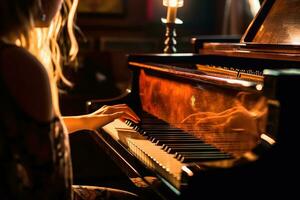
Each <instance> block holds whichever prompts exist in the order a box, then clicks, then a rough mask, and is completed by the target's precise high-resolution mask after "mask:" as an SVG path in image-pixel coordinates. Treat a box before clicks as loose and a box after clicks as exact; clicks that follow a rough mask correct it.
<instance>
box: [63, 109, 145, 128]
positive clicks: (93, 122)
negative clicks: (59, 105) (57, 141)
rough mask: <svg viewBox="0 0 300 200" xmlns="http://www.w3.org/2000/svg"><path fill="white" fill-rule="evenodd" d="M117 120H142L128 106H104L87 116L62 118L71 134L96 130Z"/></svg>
mask: <svg viewBox="0 0 300 200" xmlns="http://www.w3.org/2000/svg"><path fill="white" fill-rule="evenodd" d="M117 118H121V119H123V120H124V119H129V120H131V121H133V122H136V123H138V122H139V121H140V118H139V117H138V116H137V115H136V114H135V113H134V112H133V111H132V110H131V109H130V108H129V107H128V106H127V105H126V104H118V105H113V106H103V107H101V108H100V109H99V110H97V111H95V112H93V113H91V114H87V115H79V116H63V117H62V119H63V121H64V123H65V125H66V127H67V129H68V131H69V133H72V132H75V131H79V130H84V129H85V130H96V129H97V128H99V127H102V126H104V125H106V124H108V123H110V122H112V121H113V120H115V119H117Z"/></svg>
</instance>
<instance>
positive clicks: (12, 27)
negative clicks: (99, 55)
mask: <svg viewBox="0 0 300 200" xmlns="http://www.w3.org/2000/svg"><path fill="white" fill-rule="evenodd" d="M39 1H40V0H9V1H4V2H5V3H3V1H2V0H1V3H0V37H1V39H2V40H3V41H5V42H9V43H14V44H16V45H18V46H21V47H24V48H26V49H27V50H28V51H29V52H31V53H32V54H33V55H34V56H36V57H37V58H38V59H39V60H40V62H41V63H42V64H43V65H44V67H45V68H46V69H47V71H48V73H49V77H50V80H54V81H55V82H56V83H58V81H59V80H62V82H63V83H65V84H66V85H69V86H72V83H71V82H70V81H68V80H67V79H66V78H65V76H64V75H63V72H62V64H63V63H69V62H71V61H74V59H75V58H76V55H77V53H78V44H77V41H76V38H75V34H74V27H73V26H74V18H75V12H76V8H77V5H78V0H64V1H63V5H62V8H61V11H60V12H58V13H57V14H56V15H55V17H54V18H53V20H52V21H51V24H50V26H49V27H35V25H34V23H35V22H34V18H35V17H34V16H35V14H36V13H38V12H39V9H40V8H39V6H38V5H39ZM11 16H15V17H11ZM63 30H66V32H67V34H62V32H63ZM62 35H64V36H65V35H67V36H68V41H66V40H65V39H64V41H65V43H61V44H60V45H59V39H60V37H61V36H62ZM62 48H63V51H62V50H61V49H62Z"/></svg>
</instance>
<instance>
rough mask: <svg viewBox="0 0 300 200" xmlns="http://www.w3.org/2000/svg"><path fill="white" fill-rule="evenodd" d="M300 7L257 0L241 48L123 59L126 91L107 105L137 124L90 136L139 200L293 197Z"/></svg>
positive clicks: (294, 0)
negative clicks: (120, 107)
mask: <svg viewBox="0 0 300 200" xmlns="http://www.w3.org/2000/svg"><path fill="white" fill-rule="evenodd" d="M299 10H300V0H291V1H286V0H265V1H264V3H263V5H262V7H261V9H260V11H259V13H258V14H257V16H256V17H255V19H254V20H253V21H252V22H251V24H250V25H249V27H248V29H247V31H246V32H245V34H244V35H243V37H242V38H241V40H240V42H239V43H205V44H204V45H203V48H200V49H197V52H195V53H191V54H132V55H129V57H128V66H129V67H130V69H131V70H132V74H133V78H132V88H131V89H130V90H128V91H127V93H126V94H124V95H123V96H122V97H121V98H115V99H112V101H111V102H110V103H127V104H128V105H129V106H130V107H131V108H132V109H133V110H134V111H135V112H136V113H137V114H138V115H139V116H140V117H141V119H142V120H141V122H140V123H139V124H135V123H133V122H131V121H120V120H115V121H114V122H112V123H109V124H107V125H106V126H104V127H102V128H99V130H98V131H97V132H96V133H95V134H94V135H93V137H94V139H95V140H96V141H97V143H98V144H99V145H100V146H101V147H102V148H103V149H104V150H105V152H107V153H108V154H109V155H110V157H111V158H112V159H113V160H114V161H116V163H117V165H118V166H120V168H121V169H122V170H123V171H124V172H125V173H126V174H127V175H128V177H130V178H131V180H133V182H134V183H135V184H136V185H137V186H138V187H139V188H140V190H141V191H143V192H145V196H143V198H145V199H147V197H148V198H149V199H168V200H169V199H195V198H196V199H201V198H204V197H209V198H217V197H218V198H225V199H227V198H228V199H243V198H250V197H253V198H268V199H269V198H275V197H276V196H278V195H284V197H285V198H287V199H289V198H293V199H294V198H296V196H299V193H298V192H297V190H298V189H297V186H296V185H297V184H296V183H297V182H298V181H299V179H298V178H299V169H300V168H299V164H298V163H299V161H297V160H299V148H298V146H299V134H300V133H299V127H298V123H299V120H298V119H299V118H298V116H299V107H300V106H299V104H300V98H299V94H297V93H298V91H299V89H298V87H299V84H300V69H299V67H300V15H299ZM193 41H194V42H195V41H196V39H194V40H193ZM103 104H107V102H106V101H103V100H91V101H89V102H87V105H88V108H89V110H90V111H92V110H95V109H97V108H99V107H100V106H101V105H103ZM204 199H205V198H204Z"/></svg>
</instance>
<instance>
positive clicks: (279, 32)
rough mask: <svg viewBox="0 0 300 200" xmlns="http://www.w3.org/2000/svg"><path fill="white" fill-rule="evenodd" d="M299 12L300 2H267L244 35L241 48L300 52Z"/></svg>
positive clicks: (274, 0) (285, 0)
mask: <svg viewBox="0 0 300 200" xmlns="http://www.w3.org/2000/svg"><path fill="white" fill-rule="evenodd" d="M299 10H300V0H288V1H287V0H265V1H264V3H263V5H262V7H261V9H260V11H259V12H258V14H257V15H256V17H255V18H254V19H253V21H252V22H251V24H250V25H249V27H248V29H247V31H246V32H245V34H244V35H243V37H242V39H241V43H242V44H245V46H241V48H243V47H245V48H258V49H261V48H262V49H264V51H268V49H269V50H270V51H276V49H285V50H287V49H290V50H300V15H299ZM293 52H294V53H295V51H293Z"/></svg>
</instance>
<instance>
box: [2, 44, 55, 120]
mask: <svg viewBox="0 0 300 200" xmlns="http://www.w3.org/2000/svg"><path fill="white" fill-rule="evenodd" d="M0 60H1V68H0V70H1V74H3V76H2V77H3V80H4V83H5V84H6V88H8V90H9V92H10V93H11V95H12V97H13V98H15V100H16V103H17V104H18V105H19V106H20V108H21V109H22V110H23V111H24V112H25V113H27V114H28V115H29V116H31V117H33V118H34V119H36V120H38V121H41V122H43V121H49V120H50V119H51V118H52V115H53V109H52V98H51V89H50V83H49V77H48V74H47V71H46V69H45V68H44V67H43V65H42V64H41V63H40V62H39V61H38V60H37V59H36V58H35V57H34V56H33V55H32V54H30V53H29V52H28V51H27V50H25V49H23V48H20V47H9V48H5V49H3V50H2V52H1V59H0Z"/></svg>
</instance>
